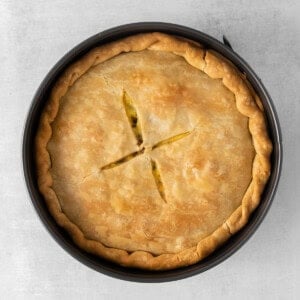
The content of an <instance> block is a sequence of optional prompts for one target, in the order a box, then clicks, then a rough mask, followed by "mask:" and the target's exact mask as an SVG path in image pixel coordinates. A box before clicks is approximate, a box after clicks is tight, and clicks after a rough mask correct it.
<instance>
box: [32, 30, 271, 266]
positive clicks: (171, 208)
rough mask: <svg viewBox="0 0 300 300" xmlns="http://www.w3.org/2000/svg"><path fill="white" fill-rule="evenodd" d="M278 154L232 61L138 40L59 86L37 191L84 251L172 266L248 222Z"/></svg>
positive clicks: (157, 39) (42, 135) (113, 47)
mask: <svg viewBox="0 0 300 300" xmlns="http://www.w3.org/2000/svg"><path fill="white" fill-rule="evenodd" d="M271 151H272V145H271V142H270V139H269V137H268V134H267V128H266V122H265V118H264V113H263V106H262V104H261V102H260V99H259V98H258V96H257V95H256V94H255V91H254V89H253V88H252V87H251V86H250V84H249V83H248V81H247V80H246V78H245V76H244V75H243V74H241V73H240V71H238V69H237V68H236V67H235V66H234V65H233V64H232V63H231V62H229V61H228V60H227V59H225V58H224V57H222V56H221V55H220V54H218V53H216V52H214V51H212V50H207V49H204V48H203V47H202V46H201V45H200V44H197V43H195V42H193V41H189V40H186V39H183V38H179V37H175V36H170V35H166V34H162V33H157V32H155V33H147V34H139V35H134V36H130V37H127V38H124V39H122V40H118V41H116V42H113V43H110V44H106V45H103V46H100V47H98V48H95V49H93V50H91V51H90V52H89V53H87V54H86V55H85V56H83V57H82V58H81V59H79V60H78V61H77V62H76V63H74V64H72V65H71V66H70V67H68V68H67V70H66V71H65V72H64V73H63V75H62V76H61V77H60V78H59V80H58V81H57V82H56V84H55V85H54V87H53V89H52V92H51V95H50V97H49V101H48V102H47V104H46V106H45V109H44V111H43V113H42V115H41V119H40V124H39V128H38V132H37V135H36V165H37V178H38V186H39V189H40V192H41V193H42V195H43V196H44V198H45V201H46V203H47V206H48V208H49V211H50V213H51V214H52V216H53V217H54V219H55V220H56V222H57V223H58V224H59V225H60V226H62V227H63V228H64V229H65V230H66V231H67V232H68V233H69V234H70V235H71V236H72V238H73V240H74V242H75V243H76V244H77V245H78V246H79V247H80V248H82V249H84V250H85V251H87V252H89V253H92V254H95V255H98V256H100V257H102V258H105V259H107V260H110V261H113V262H115V263H117V264H120V265H122V266H127V267H136V268H142V269H149V270H167V269H173V268H178V267H182V266H187V265H191V264H194V263H196V262H198V261H200V260H202V259H203V258H205V257H206V256H207V255H209V254H210V253H212V252H213V251H214V250H215V249H216V248H217V247H218V246H220V245H221V244H222V243H224V242H225V241H226V240H227V239H229V238H230V236H231V235H232V234H234V233H236V232H237V231H238V230H239V229H241V228H242V227H243V226H244V225H245V224H246V223H247V221H248V218H249V215H250V214H251V212H252V211H253V210H254V209H255V208H256V207H257V205H258V204H259V202H260V198H261V194H262V191H263V189H264V186H265V184H266V182H267V180H268V177H269V175H270V161H269V158H270V153H271Z"/></svg>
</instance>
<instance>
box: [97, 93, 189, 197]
mask: <svg viewBox="0 0 300 300" xmlns="http://www.w3.org/2000/svg"><path fill="white" fill-rule="evenodd" d="M123 104H124V108H125V111H126V115H127V117H128V121H129V123H130V126H131V129H132V132H133V133H134V135H135V138H136V141H137V145H138V146H140V147H141V149H140V150H139V151H135V152H133V153H130V154H128V155H126V156H124V157H122V158H120V159H118V160H116V161H114V162H112V163H109V164H107V165H105V166H103V167H102V168H101V170H107V169H112V168H115V167H117V166H119V165H121V164H123V163H126V162H128V161H130V160H131V159H133V158H135V157H136V156H138V155H142V154H144V152H145V148H144V147H143V146H142V145H143V135H142V131H141V128H140V125H139V119H138V114H137V112H136V110H135V108H134V104H133V101H132V99H131V98H130V97H129V96H128V94H127V93H126V91H125V90H124V91H123ZM190 133H191V132H190V131H187V132H183V133H180V134H177V135H175V136H172V137H170V138H167V139H165V140H162V141H160V142H158V143H156V144H154V145H153V146H152V147H150V149H149V150H152V149H156V148H158V147H161V146H164V145H166V144H170V143H173V142H176V141H178V140H180V139H182V138H184V137H186V136H187V135H189V134H190ZM149 150H148V152H149ZM151 169H152V175H153V178H154V180H155V183H156V186H157V190H158V192H159V194H160V196H161V198H162V200H163V201H164V202H167V200H166V195H165V191H164V186H163V183H162V181H161V175H160V172H159V169H158V167H157V163H156V162H155V160H153V159H151Z"/></svg>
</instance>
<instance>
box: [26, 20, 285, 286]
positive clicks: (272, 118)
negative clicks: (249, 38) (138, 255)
mask: <svg viewBox="0 0 300 300" xmlns="http://www.w3.org/2000/svg"><path fill="white" fill-rule="evenodd" d="M155 31H159V32H163V33H167V34H171V35H177V36H181V37H184V38H187V39H190V40H194V41H196V42H198V43H201V44H202V45H204V46H205V47H206V48H209V49H213V50H215V51H217V52H219V53H221V54H222V55H223V56H225V57H226V58H227V59H229V60H230V61H231V62H233V63H234V64H235V65H236V66H237V67H238V68H239V69H240V71H241V72H242V73H244V74H245V76H246V78H247V79H248V80H249V82H250V83H251V84H252V86H253V87H254V89H255V90H256V93H257V94H258V96H259V97H260V99H261V101H262V104H263V106H264V110H265V115H266V119H267V124H268V130H269V136H270V138H271V140H272V143H273V153H272V156H271V165H272V170H271V176H270V178H269V181H268V183H267V185H266V187H265V189H264V193H263V195H262V198H261V202H260V204H259V206H258V207H257V209H256V210H255V211H254V213H253V214H252V215H251V217H250V219H249V221H248V223H247V225H246V226H245V227H243V228H242V229H241V230H240V231H239V232H238V233H237V234H235V235H234V236H232V237H231V238H230V239H229V240H228V241H227V242H226V243H225V244H224V245H223V246H222V247H220V248H219V249H218V250H216V251H215V252H213V253H212V254H211V255H209V256H208V257H207V258H205V259H204V260H201V261H200V262H198V263H196V264H194V265H191V266H187V267H184V268H179V269H174V270H168V271H146V270H139V269H133V268H125V267H122V266H119V265H116V264H113V263H112V262H109V261H106V260H104V259H101V258H100V257H96V256H94V255H91V254H88V253H87V252H85V251H83V250H81V249H80V248H79V247H78V246H76V245H75V244H74V243H73V241H72V239H71V238H70V237H69V235H68V234H67V233H66V232H65V231H64V230H63V229H62V228H61V227H59V226H58V225H57V224H56V222H55V220H54V219H53V217H52V216H51V215H50V213H49V211H48V209H47V207H46V204H45V201H44V199H43V197H42V195H41V194H40V193H39V190H38V186H37V180H36V171H35V169H36V168H35V163H34V149H33V145H34V138H35V135H36V130H37V127H38V122H39V118H40V115H41V112H42V110H43V107H44V105H45V103H46V100H47V98H48V95H49V92H50V90H51V88H52V86H53V84H54V83H55V82H56V80H57V79H58V77H59V76H60V75H61V73H62V72H63V71H64V70H65V69H66V67H67V66H69V65H70V64H71V63H73V62H74V61H76V60H77V59H78V58H80V57H81V56H82V55H84V54H85V53H87V52H88V51H89V50H91V49H92V48H94V47H96V46H99V45H103V44H106V43H108V42H112V41H115V40H118V39H120V38H124V37H126V36H130V35H134V34H138V33H146V32H155ZM223 41H224V44H223V43H221V42H219V41H218V40H216V39H214V38H212V37H210V36H208V35H206V34H204V33H202V32H199V31H196V30H194V29H190V28H187V27H183V26H179V25H175V24H168V23H152V22H151V23H135V24H128V25H123V26H119V27H115V28H112V29H109V30H106V31H104V32H101V33H99V34H96V35H94V36H92V37H90V38H89V39H87V40H85V41H84V42H82V43H81V44H79V45H78V46H76V47H75V48H73V49H72V50H71V51H70V52H69V53H67V54H66V55H65V56H64V57H63V58H62V59H61V60H60V61H59V62H58V63H57V64H56V65H55V66H54V67H53V68H52V70H51V71H50V72H49V73H48V74H47V76H46V77H45V79H44V80H43V82H42V83H41V85H40V87H39V89H38V90H37V92H36V94H35V96H34V98H33V102H32V105H31V108H30V110H29V113H28V117H27V121H26V124H25V130H24V137H23V168H24V175H25V181H26V184H27V188H28V190H29V194H30V196H31V200H32V203H33V205H34V207H35V209H36V211H37V213H38V215H39V216H40V218H41V220H42V222H43V224H44V225H45V227H46V228H47V229H48V231H49V232H50V234H51V235H52V236H53V237H54V239H55V240H56V241H57V242H58V243H59V244H60V245H61V246H62V247H63V248H64V249H65V250H66V251H67V252H69V253H70V254H71V255H72V256H73V257H74V258H76V259H77V260H79V261H80V262H82V263H84V264H86V265H87V266H89V267H91V268H93V269H95V270H96V271H99V272H101V273H103V274H106V275H109V276H112V277H115V278H120V279H124V280H130V281H139V282H163V281H171V280H178V279H182V278H185V277H188V276H192V275H195V274H198V273H201V272H203V271H206V270H208V269H210V268H212V267H213V266H215V265H217V264H219V263H220V262H222V261H223V260H225V259H226V258H228V257H229V256H230V255H232V254H233V253H234V252H236V251H237V250H238V249H239V248H240V247H241V246H242V245H243V244H244V243H245V242H246V241H247V240H248V239H249V238H250V236H251V235H252V234H253V233H254V232H255V230H256V229H257V228H258V226H259V225H260V223H261V222H262V220H263V218H264V217H265V215H266V213H267V211H268V209H269V207H270V205H271V203H272V199H273V196H274V194H275V190H276V187H277V183H278V180H279V176H280V170H281V162H282V146H281V134H280V126H279V121H278V118H277V115H276V112H275V109H274V106H273V104H272V100H271V98H270V96H269V94H268V92H267V91H266V89H265V87H264V86H263V84H262V82H261V80H260V78H259V77H258V76H257V75H256V74H255V73H254V71H253V70H252V69H251V68H250V67H249V65H248V64H247V63H246V62H245V61H244V60H243V59H242V58H241V57H240V56H239V55H237V54H236V53H235V52H234V51H233V50H232V48H231V46H230V43H229V42H228V40H227V39H226V38H225V37H224V38H223Z"/></svg>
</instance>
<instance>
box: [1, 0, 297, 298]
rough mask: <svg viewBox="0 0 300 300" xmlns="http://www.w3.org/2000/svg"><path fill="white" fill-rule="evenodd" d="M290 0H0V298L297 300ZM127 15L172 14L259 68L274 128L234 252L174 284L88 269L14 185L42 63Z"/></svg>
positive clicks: (131, 18) (169, 17)
mask: <svg viewBox="0 0 300 300" xmlns="http://www.w3.org/2000/svg"><path fill="white" fill-rule="evenodd" d="M298 3H299V1H296V0H295V1H248V0H247V1H192V0H184V1H162V0H160V1H158V0H154V1H129V0H126V1H115V0H110V1H108V0H103V1H79V0H73V1H59V0H55V1H54V0H53V1H13V0H12V1H7V0H1V1H0V37H1V38H0V61H1V69H0V70H1V72H0V92H1V93H0V95H1V96H0V112H1V118H0V129H1V135H0V178H1V182H0V200H1V202H0V211H1V212H0V248H1V252H0V298H1V299H15V298H23V299H31V298H35V297H42V298H44V299H79V298H80V299H96V298H97V299H99V298H105V299H106V298H108V299H121V298H128V299H129V298H133V299H138V298H143V299H156V298H165V299H166V298H170V299H171V298H172V299H183V298H186V299H196V298H198V299H200V298H201V297H203V298H204V299H219V298H224V299H227V298H228V299H229V298H230V299H238V298H242V299H299V298H300V287H299V278H300V257H299V253H300V197H299V196H300V184H299V183H300V176H299V175H300V171H299V170H300V159H299V153H300V129H299V128H300V122H299V117H300V99H299V80H300V55H299V53H300V45H299V36H300V34H299V33H300V31H299V27H300V23H299V21H297V19H296V18H297V17H298V16H297V15H299V13H300V9H299V4H298ZM137 21H165V22H173V23H179V24H183V25H186V26H190V27H193V28H196V29H199V30H201V31H204V32H206V33H208V34H210V35H212V36H214V37H216V38H219V39H221V36H222V34H224V33H225V34H226V35H227V37H228V39H229V40H230V41H231V43H232V46H233V47H234V49H235V50H236V51H237V52H238V53H239V54H240V55H241V56H242V57H244V58H245V59H246V61H248V62H249V64H250V65H251V66H252V67H253V68H254V69H255V70H256V72H257V73H258V74H259V76H260V77H261V78H262V80H263V82H264V84H265V85H266V87H267V89H268V90H269V92H270V94H271V96H272V97H273V100H274V103H275V106H276V108H277V111H278V115H279V118H280V122H281V126H282V134H283V144H284V165H283V170H282V177H281V181H280V184H279V187H278V192H277V195H276V197H275V199H274V203H273V206H272V208H271V210H270V212H269V214H268V215H267V217H266V219H265V221H264V222H263V224H262V225H261V227H260V228H259V230H258V231H257V233H256V234H255V235H254V236H253V238H252V239H251V240H250V241H249V242H248V243H247V244H246V245H245V246H244V247H243V248H242V249H241V250H240V251H238V252H237V253H236V254H235V255H234V256H232V257H231V258H229V259H228V260H227V261H225V262H224V263H222V264H220V265H219V266H217V267H215V268H213V269H211V270H209V271H207V272H206V273H203V274H200V275H198V276H195V277H192V278H189V279H185V280H182V281H179V282H171V283H163V284H138V283H130V282H125V281H120V280H116V279H112V278H109V277H107V276H104V275H101V274H99V273H96V272H94V271H92V270H90V269H88V268H87V267H85V266H84V265H82V264H80V263H79V262H77V261H76V260H74V259H73V258H72V257H71V256H69V255H68V254H67V253H66V252H64V250H62V249H61V248H60V247H59V246H58V245H57V244H56V243H55V242H54V240H53V239H52V238H51V237H50V236H49V234H48V233H47V232H46V230H45V229H44V227H43V226H42V224H41V222H40V221H39V219H38V217H37V215H36V213H35V211H34V210H33V207H32V206H31V204H30V200H29V197H28V194H27V191H26V188H25V185H24V180H23V174H22V169H21V141H22V131H23V125H24V120H25V117H26V113H27V111H28V109H29V105H30V102H31V99H32V97H33V95H34V92H35V90H36V89H37V87H38V85H39V83H40V82H41V80H42V79H43V77H44V76H45V74H46V73H47V71H48V70H49V69H50V68H51V67H52V66H53V65H54V63H55V62H56V61H57V60H58V59H59V58H60V57H61V56H62V55H63V54H64V53H65V52H67V51H68V50H69V49H70V48H72V47H73V46H74V45H76V44H77V43H79V42H81V41H82V40H83V39H85V38H87V37H89V36H90V35H93V34H95V33H97V32H99V31H102V30H104V29H107V28H109V27H112V26H115V25H120V24H124V23H129V22H137Z"/></svg>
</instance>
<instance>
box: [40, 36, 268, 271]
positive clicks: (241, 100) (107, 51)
mask: <svg viewBox="0 0 300 300" xmlns="http://www.w3.org/2000/svg"><path fill="white" fill-rule="evenodd" d="M145 49H148V50H152V51H166V52H172V53H174V54H176V55H179V56H182V57H183V58H184V59H185V60H186V61H187V62H188V63H189V64H190V65H192V66H193V67H195V68H197V69H199V70H201V71H203V72H204V73H206V74H207V75H208V76H209V77H211V78H216V79H221V80H222V82H223V84H224V86H225V87H227V88H228V89H229V90H230V91H231V92H232V93H233V94H234V96H235V100H236V107H237V109H238V111H239V112H240V113H241V114H243V115H244V116H247V117H248V118H249V131H250V133H251V135H252V141H253V145H254V148H255V152H256V153H255V158H254V161H253V168H252V181H251V183H250V185H249V187H248V189H247V191H246V193H245V195H244V197H243V199H242V204H241V205H240V206H239V207H238V208H237V209H236V210H235V211H234V212H233V213H232V214H231V216H230V217H229V218H228V219H227V220H226V222H224V223H223V224H222V225H221V226H220V227H219V228H218V229H216V230H215V231H214V232H213V233H212V234H210V235H208V236H207V237H205V238H204V239H202V240H200V241H199V242H198V244H197V245H196V246H194V247H191V248H188V249H185V250H182V251H180V252H178V253H166V254H160V255H157V256H155V255H153V254H151V253H149V252H145V251H134V252H132V253H130V252H127V251H125V250H120V249H116V248H110V247H106V246H105V245H104V244H102V243H101V242H99V241H94V240H90V239H88V238H86V237H85V236H84V234H83V232H82V231H81V230H80V228H79V227H78V226H77V225H76V224H74V223H72V222H71V221H70V219H69V218H68V217H67V216H66V215H65V214H64V212H63V211H62V209H61V205H60V202H59V200H58V197H57V195H56V193H55V191H54V190H53V178H52V176H51V173H50V171H49V170H50V168H51V159H50V155H49V152H48V150H47V144H48V142H49V140H50V139H51V136H52V127H51V123H52V122H53V121H54V119H55V118H56V116H57V113H58V110H59V105H60V100H61V98H62V97H63V96H64V95H65V94H66V93H67V91H68V89H69V87H71V86H72V85H73V84H74V82H75V81H76V80H77V79H78V78H80V77H81V76H82V75H83V74H84V73H86V72H87V71H88V70H89V69H90V68H92V67H93V66H96V65H98V64H100V63H102V62H104V61H106V60H108V59H111V58H113V57H115V56H117V55H119V54H120V53H122V52H130V51H141V50H145ZM259 103H260V101H259V98H258V97H257V95H256V94H255V92H254V91H253V89H252V88H251V87H249V86H248V83H247V82H246V80H245V79H244V78H243V76H242V75H241V74H240V72H239V71H238V70H237V69H236V67H235V66H233V65H232V64H231V63H230V62H228V61H227V60H226V59H225V58H223V57H222V56H220V55H219V54H217V53H215V52H214V51H211V50H204V49H202V48H200V47H199V46H197V45H196V44H193V43H190V42H188V41H186V40H182V39H179V38H175V37H172V36H168V35H165V34H161V33H148V34H140V35H135V36H132V37H128V38H125V39H123V40H120V41H116V42H114V43H111V44H107V45H104V46H101V47H99V48H96V49H94V50H92V51H90V52H89V53H88V54H87V55H85V56H84V57H83V58H82V59H80V60H79V61H78V62H76V63H74V64H73V65H71V66H70V67H69V68H68V69H67V70H66V71H65V72H64V74H63V75H62V76H61V78H60V79H59V80H58V81H57V83H56V84H55V86H54V88H53V89H52V93H51V96H50V100H49V102H48V104H47V105H46V108H45V110H44V112H43V114H42V116H41V120H40V126H39V129H38V133H37V137H36V161H37V172H38V185H39V189H40V191H41V193H42V194H43V196H44V197H45V200H46V203H47V205H48V208H49V210H50V212H51V214H52V215H53V216H54V218H55V220H56V221H57V223H58V224H59V225H60V226H62V227H63V228H64V229H66V230H67V231H68V232H69V233H70V235H71V236H72V237H73V239H74V242H75V243H76V244H78V245H79V246H80V247H81V248H82V249H85V250H86V251H88V252H90V253H93V254H96V255H100V256H101V257H104V258H106V259H109V260H111V261H114V262H116V263H119V264H121V265H123V266H130V267H137V268H143V269H151V270H166V269H172V268H177V267H182V266H186V265H190V264H193V263H196V262H197V261H200V260H201V259H203V258H204V257H206V256H207V255H209V254H210V253H211V252H213V251H214V250H215V249H216V248H217V247H218V246H219V245H221V244H222V243H224V242H225V241H226V240H227V239H228V238H229V237H230V236H231V235H232V234H234V233H236V232H237V231H238V230H239V229H241V228H242V227H243V226H244V225H245V224H246V223H247V221H248V218H249V215H250V214H251V212H252V211H253V210H254V209H255V208H256V207H257V205H258V204H259V201H260V196H261V193H262V190H263V188H264V186H265V183H266V181H267V180H268V177H269V174H270V162H269V156H270V153H271V151H272V145H271V142H270V140H269V138H268V135H267V129H266V124H265V120H264V115H263V112H262V110H261V109H260V108H259V107H258V105H260V104H259Z"/></svg>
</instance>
